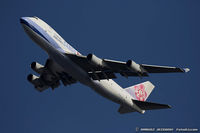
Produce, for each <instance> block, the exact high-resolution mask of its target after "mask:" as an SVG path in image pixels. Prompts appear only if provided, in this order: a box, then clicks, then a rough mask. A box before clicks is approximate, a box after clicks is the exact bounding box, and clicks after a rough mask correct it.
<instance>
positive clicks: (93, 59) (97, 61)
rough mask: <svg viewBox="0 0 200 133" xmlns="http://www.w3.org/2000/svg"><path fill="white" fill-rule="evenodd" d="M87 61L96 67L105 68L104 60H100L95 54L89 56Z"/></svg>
mask: <svg viewBox="0 0 200 133" xmlns="http://www.w3.org/2000/svg"><path fill="white" fill-rule="evenodd" d="M87 60H88V61H89V62H90V63H91V64H93V65H96V66H103V65H104V64H103V60H102V59H100V58H99V57H97V56H95V55H94V54H88V55H87Z"/></svg>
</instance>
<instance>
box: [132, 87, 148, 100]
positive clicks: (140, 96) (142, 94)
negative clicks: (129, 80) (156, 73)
mask: <svg viewBox="0 0 200 133" xmlns="http://www.w3.org/2000/svg"><path fill="white" fill-rule="evenodd" d="M134 89H135V96H136V98H137V100H139V101H144V100H145V99H146V97H147V92H146V91H145V87H144V85H143V84H139V85H136V86H134Z"/></svg>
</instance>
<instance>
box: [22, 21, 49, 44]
mask: <svg viewBox="0 0 200 133" xmlns="http://www.w3.org/2000/svg"><path fill="white" fill-rule="evenodd" d="M20 22H21V23H22V24H25V25H26V26H28V27H29V28H31V29H32V30H33V31H35V32H36V33H37V34H39V35H40V36H41V37H42V38H44V39H45V40H46V41H48V42H49V40H48V39H47V38H46V37H45V36H43V35H42V33H40V32H39V31H38V30H37V29H36V28H35V27H34V26H32V25H30V24H29V23H28V22H27V21H25V20H23V19H20Z"/></svg>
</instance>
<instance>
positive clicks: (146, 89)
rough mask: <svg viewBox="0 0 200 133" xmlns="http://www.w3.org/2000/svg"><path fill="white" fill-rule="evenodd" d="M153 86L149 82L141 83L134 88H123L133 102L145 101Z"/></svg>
mask: <svg viewBox="0 0 200 133" xmlns="http://www.w3.org/2000/svg"><path fill="white" fill-rule="evenodd" d="M154 87H155V86H154V85H153V84H152V83H151V82H149V81H146V82H143V83H140V84H137V85H134V86H130V87H128V88H125V91H127V92H128V93H129V94H130V95H131V96H132V97H133V99H135V100H139V101H146V100H147V98H148V97H149V95H150V94H151V92H152V91H153V88H154Z"/></svg>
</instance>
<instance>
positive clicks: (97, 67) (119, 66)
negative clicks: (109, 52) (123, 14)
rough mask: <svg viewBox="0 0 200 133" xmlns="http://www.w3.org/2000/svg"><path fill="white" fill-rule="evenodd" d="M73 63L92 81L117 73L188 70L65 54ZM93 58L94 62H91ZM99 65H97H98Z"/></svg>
mask: <svg viewBox="0 0 200 133" xmlns="http://www.w3.org/2000/svg"><path fill="white" fill-rule="evenodd" d="M66 56H68V57H69V58H70V59H71V60H72V61H73V62H75V63H76V64H77V65H79V66H80V67H81V68H83V69H84V70H85V71H87V72H88V74H89V76H90V77H92V78H93V79H94V80H101V79H113V78H116V76H115V73H119V74H121V75H122V76H125V77H129V76H139V77H144V76H148V74H149V73H173V72H179V73H184V72H188V71H189V69H188V68H185V69H184V68H177V67H169V66H157V65H146V64H137V63H135V62H134V61H131V60H129V61H127V62H123V61H115V60H109V59H100V58H98V57H96V56H94V55H92V54H89V57H88V56H82V55H75V54H66ZM92 56H94V57H93V58H94V60H91V58H92ZM88 58H89V59H88ZM98 63H99V64H98Z"/></svg>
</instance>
